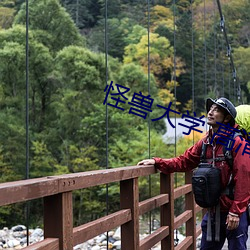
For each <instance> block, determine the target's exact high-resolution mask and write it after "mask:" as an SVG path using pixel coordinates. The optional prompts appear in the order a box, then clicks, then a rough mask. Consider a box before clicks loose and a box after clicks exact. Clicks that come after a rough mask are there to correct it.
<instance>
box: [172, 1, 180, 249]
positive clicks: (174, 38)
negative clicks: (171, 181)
mask: <svg viewBox="0 0 250 250" xmlns="http://www.w3.org/2000/svg"><path fill="white" fill-rule="evenodd" d="M172 6H173V26H174V32H173V43H174V44H173V46H174V55H173V63H174V69H173V79H171V80H173V81H174V97H175V103H174V105H175V108H174V110H176V109H177V105H176V100H177V84H176V1H175V0H173V2H172ZM176 119H177V117H176V113H175V122H174V123H175V130H174V132H175V136H174V138H175V139H174V155H175V157H176V155H177V131H176V124H177V120H176ZM174 175H175V187H177V182H178V178H177V177H178V175H177V173H175V174H174ZM174 241H175V245H178V243H179V239H178V231H177V229H176V230H175V239H174Z"/></svg>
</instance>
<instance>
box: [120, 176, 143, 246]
mask: <svg viewBox="0 0 250 250" xmlns="http://www.w3.org/2000/svg"><path fill="white" fill-rule="evenodd" d="M120 201H121V209H124V208H129V209H131V216H132V220H131V221H129V222H127V223H125V224H123V225H122V226H121V249H129V250H139V188H138V178H134V179H130V180H124V181H121V182H120Z"/></svg>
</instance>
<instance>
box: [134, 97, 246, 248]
mask: <svg viewBox="0 0 250 250" xmlns="http://www.w3.org/2000/svg"><path fill="white" fill-rule="evenodd" d="M206 108H207V123H208V125H210V126H211V127H210V129H209V131H208V132H207V133H206V135H205V136H204V138H203V139H201V140H200V141H198V142H197V143H196V144H194V145H193V146H192V147H190V148H189V149H187V150H186V151H185V152H184V154H183V155H180V156H179V157H176V158H171V159H161V158H156V157H154V158H153V159H146V160H143V161H140V162H139V163H138V165H155V166H156V168H157V169H159V170H160V171H161V172H163V173H165V174H169V173H173V172H185V171H190V170H192V169H194V168H196V167H197V166H198V165H199V163H200V159H201V153H202V145H203V143H205V144H207V149H206V159H207V160H211V162H212V163H213V164H214V166H215V167H217V168H220V169H221V185H222V188H223V190H226V187H227V186H228V183H229V182H230V176H232V181H233V186H234V191H233V198H231V199H230V198H229V196H228V194H226V192H225V193H223V194H222V195H221V197H220V237H219V241H216V240H215V221H214V220H215V215H214V212H210V213H211V214H210V215H211V218H212V219H211V220H212V241H207V220H208V213H206V215H205V216H204V218H203V219H202V224H201V226H202V239H201V250H205V249H210V250H219V249H222V247H223V245H224V242H225V239H226V238H227V239H228V249H229V250H244V249H247V246H246V242H247V237H248V234H247V233H248V217H247V206H248V203H249V200H250V159H249V151H250V146H249V144H248V143H247V141H245V140H242V138H241V137H240V136H237V137H235V139H234V144H233V148H232V155H233V170H232V173H231V170H230V166H229V165H228V163H227V161H226V160H225V158H223V156H224V154H223V145H222V144H219V143H218V142H219V141H218V138H219V134H217V132H218V129H219V127H220V126H221V124H222V125H223V124H225V126H226V125H227V126H229V125H230V128H232V127H234V128H237V124H235V117H236V109H235V107H234V105H233V104H232V103H231V102H230V101H229V100H228V99H226V98H223V97H222V98H219V99H217V100H212V99H210V98H209V99H207V101H206ZM216 142H217V143H216ZM215 158H216V159H217V158H220V159H222V160H220V161H216V160H215ZM210 215H209V216H210Z"/></svg>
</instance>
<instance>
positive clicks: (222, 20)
mask: <svg viewBox="0 0 250 250" xmlns="http://www.w3.org/2000/svg"><path fill="white" fill-rule="evenodd" d="M216 2H217V6H218V10H219V15H220V28H221V31H222V32H223V35H224V38H225V41H226V46H227V57H228V59H229V60H230V70H231V71H232V79H233V84H234V89H233V93H235V92H236V94H237V101H238V104H242V94H241V86H240V81H239V80H238V77H237V71H236V68H235V65H234V60H233V55H232V49H231V45H230V43H229V40H228V36H227V29H226V23H225V18H224V15H223V13H222V8H221V3H220V0H216Z"/></svg>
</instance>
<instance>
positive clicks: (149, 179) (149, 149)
mask: <svg viewBox="0 0 250 250" xmlns="http://www.w3.org/2000/svg"><path fill="white" fill-rule="evenodd" d="M147 8H148V10H147V11H148V18H147V30H148V95H150V0H148V1H147ZM150 127H151V123H150V113H149V114H148V158H150V157H151V148H150V144H151V141H150ZM148 189H149V191H148V192H149V197H151V194H152V192H151V175H149V176H148ZM151 215H152V212H151V211H150V212H149V233H151V227H152V221H151V220H152V218H151V217H152V216H151Z"/></svg>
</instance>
